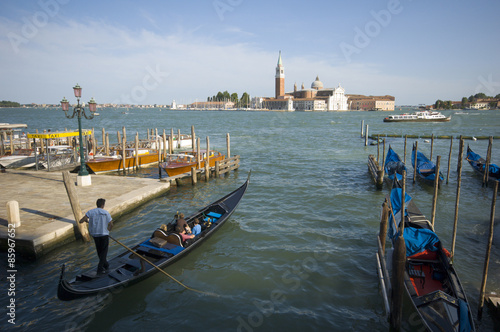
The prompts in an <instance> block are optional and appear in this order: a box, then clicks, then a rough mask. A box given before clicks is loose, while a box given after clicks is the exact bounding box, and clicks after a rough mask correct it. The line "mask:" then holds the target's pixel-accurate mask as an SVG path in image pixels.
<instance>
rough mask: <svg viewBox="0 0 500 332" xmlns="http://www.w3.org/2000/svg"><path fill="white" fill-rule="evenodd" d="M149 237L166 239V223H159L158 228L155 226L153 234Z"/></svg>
mask: <svg viewBox="0 0 500 332" xmlns="http://www.w3.org/2000/svg"><path fill="white" fill-rule="evenodd" d="M151 237H152V238H153V237H158V238H160V239H164V240H166V239H167V225H165V224H163V225H161V226H160V228H157V229H156V230H155V231H154V232H153V235H152V236H151Z"/></svg>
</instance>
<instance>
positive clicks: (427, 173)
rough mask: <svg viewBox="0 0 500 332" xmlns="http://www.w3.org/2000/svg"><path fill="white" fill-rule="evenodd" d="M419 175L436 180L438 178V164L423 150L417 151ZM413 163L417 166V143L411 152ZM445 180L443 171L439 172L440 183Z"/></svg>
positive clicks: (431, 180) (422, 177) (426, 179)
mask: <svg viewBox="0 0 500 332" xmlns="http://www.w3.org/2000/svg"><path fill="white" fill-rule="evenodd" d="M416 164H417V166H416V167H417V175H418V177H419V178H420V179H422V180H425V181H429V182H434V181H435V180H436V164H434V163H433V162H432V161H431V160H429V158H427V157H426V156H425V155H424V154H423V153H422V152H420V151H417V163H416ZM411 165H412V166H413V168H415V144H413V149H412V153H411ZM443 180H444V177H443V173H441V172H439V183H441V182H442V181H443Z"/></svg>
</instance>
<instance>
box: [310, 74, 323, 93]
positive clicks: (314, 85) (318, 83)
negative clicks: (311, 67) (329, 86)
mask: <svg viewBox="0 0 500 332" xmlns="http://www.w3.org/2000/svg"><path fill="white" fill-rule="evenodd" d="M311 89H316V90H321V89H323V82H321V81H320V80H319V76H316V81H314V82H312V84H311Z"/></svg>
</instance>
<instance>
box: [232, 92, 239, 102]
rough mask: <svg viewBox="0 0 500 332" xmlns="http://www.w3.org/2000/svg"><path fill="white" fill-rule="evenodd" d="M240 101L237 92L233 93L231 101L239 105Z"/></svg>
mask: <svg viewBox="0 0 500 332" xmlns="http://www.w3.org/2000/svg"><path fill="white" fill-rule="evenodd" d="M238 100H239V99H238V94H237V93H236V92H234V93H232V94H231V101H232V102H233V103H237V102H238Z"/></svg>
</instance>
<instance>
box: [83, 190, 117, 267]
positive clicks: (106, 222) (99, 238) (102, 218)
mask: <svg viewBox="0 0 500 332" xmlns="http://www.w3.org/2000/svg"><path fill="white" fill-rule="evenodd" d="M105 203H106V200H105V199H104V198H99V199H98V200H97V202H96V205H97V207H96V208H95V209H92V210H89V211H87V213H85V215H84V216H83V218H82V219H80V223H84V222H88V223H89V233H90V235H92V237H93V238H94V242H95V249H96V251H97V256H98V257H99V264H98V265H97V274H104V273H106V270H108V268H109V263H108V261H107V259H106V257H107V255H108V246H109V231H110V230H111V229H112V228H113V219H112V218H111V215H110V214H109V212H108V211H106V210H104V204H105Z"/></svg>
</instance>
